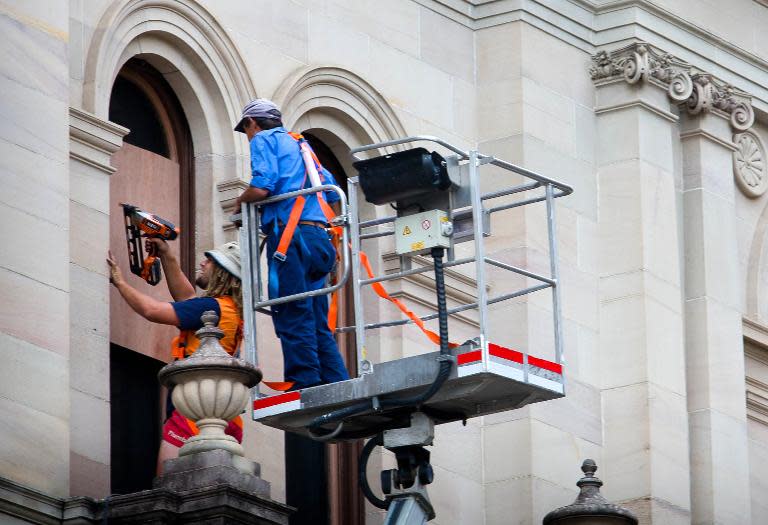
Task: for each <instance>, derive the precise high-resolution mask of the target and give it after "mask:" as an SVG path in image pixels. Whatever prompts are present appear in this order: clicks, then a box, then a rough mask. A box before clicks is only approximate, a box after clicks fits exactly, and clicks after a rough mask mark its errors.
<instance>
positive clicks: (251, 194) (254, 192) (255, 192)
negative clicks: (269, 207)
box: [235, 186, 269, 213]
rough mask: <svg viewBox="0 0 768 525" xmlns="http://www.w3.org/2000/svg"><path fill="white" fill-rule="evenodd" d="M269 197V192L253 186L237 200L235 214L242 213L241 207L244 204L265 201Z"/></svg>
mask: <svg viewBox="0 0 768 525" xmlns="http://www.w3.org/2000/svg"><path fill="white" fill-rule="evenodd" d="M267 197H269V191H268V190H265V189H263V188H254V187H253V186H251V187H249V188H248V189H247V190H245V191H244V192H243V193H242V194H241V195H240V196H239V197H238V198H237V199H235V213H240V207H241V206H240V205H241V204H242V203H244V202H258V201H263V200H264V199H266V198H267Z"/></svg>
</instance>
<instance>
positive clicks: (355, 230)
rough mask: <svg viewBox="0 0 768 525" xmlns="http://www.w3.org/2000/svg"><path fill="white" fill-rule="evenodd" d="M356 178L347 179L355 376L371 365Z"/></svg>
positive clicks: (367, 369) (371, 370)
mask: <svg viewBox="0 0 768 525" xmlns="http://www.w3.org/2000/svg"><path fill="white" fill-rule="evenodd" d="M357 184H358V181H357V177H354V178H352V179H349V181H348V184H347V190H348V191H349V210H350V212H349V234H350V236H351V237H352V243H351V244H352V253H351V254H350V256H351V261H350V265H351V266H352V302H353V307H354V312H355V351H356V353H357V375H358V377H360V376H362V375H363V374H370V373H371V372H373V365H372V364H371V362H370V361H369V360H368V359H367V358H366V356H365V321H364V320H363V303H362V301H363V299H362V293H361V286H362V285H361V284H360V224H359V220H360V218H359V216H358V214H359V211H360V210H359V208H358V200H357Z"/></svg>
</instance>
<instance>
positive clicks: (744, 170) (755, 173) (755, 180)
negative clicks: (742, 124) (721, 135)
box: [733, 131, 768, 198]
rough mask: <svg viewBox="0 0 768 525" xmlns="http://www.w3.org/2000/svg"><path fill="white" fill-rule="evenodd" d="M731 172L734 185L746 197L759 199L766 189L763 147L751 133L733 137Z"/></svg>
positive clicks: (758, 139) (767, 184)
mask: <svg viewBox="0 0 768 525" xmlns="http://www.w3.org/2000/svg"><path fill="white" fill-rule="evenodd" d="M733 142H734V143H735V144H736V151H734V152H733V172H734V175H735V177H736V184H738V186H739V189H741V191H742V192H743V193H744V194H745V195H746V196H747V197H753V198H755V197H759V196H760V195H762V194H763V193H765V190H766V189H768V170H766V158H765V146H764V145H763V143H762V141H761V140H760V137H758V136H757V135H756V134H754V133H752V132H751V131H745V132H744V133H739V134H738V135H736V136H734V138H733Z"/></svg>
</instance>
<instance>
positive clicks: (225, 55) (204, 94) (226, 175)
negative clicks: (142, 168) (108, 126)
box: [82, 0, 256, 254]
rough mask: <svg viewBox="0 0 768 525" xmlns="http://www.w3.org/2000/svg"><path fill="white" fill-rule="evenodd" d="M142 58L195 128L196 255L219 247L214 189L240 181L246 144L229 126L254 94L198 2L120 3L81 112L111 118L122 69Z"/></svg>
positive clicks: (100, 44)
mask: <svg viewBox="0 0 768 525" xmlns="http://www.w3.org/2000/svg"><path fill="white" fill-rule="evenodd" d="M134 57H138V58H141V59H143V60H145V61H147V62H148V63H149V64H151V65H152V66H153V67H155V68H156V69H157V70H159V71H160V72H161V73H162V74H163V76H164V78H165V80H166V81H167V82H168V84H170V86H171V88H172V89H173V90H174V92H175V94H176V96H177V97H178V99H179V101H180V103H181V105H182V107H183V108H184V112H185V114H186V117H187V120H188V121H189V123H190V131H191V134H192V141H193V147H194V151H195V157H194V161H193V162H194V171H195V180H196V195H195V201H196V203H197V214H198V216H199V217H205V218H208V217H211V218H212V219H213V220H212V221H210V220H208V221H198V222H197V223H198V225H199V227H198V229H197V231H196V239H195V245H196V251H197V252H198V254H199V253H200V252H201V251H202V250H203V249H206V248H208V247H210V246H212V245H214V244H217V243H220V242H222V241H223V240H224V239H223V235H224V234H223V233H222V232H223V230H224V228H223V227H224V225H225V217H224V214H223V211H222V207H221V198H220V196H219V192H218V191H217V186H218V185H220V184H221V183H223V182H226V181H227V180H232V179H243V178H244V176H245V175H246V174H247V172H248V159H247V147H246V146H247V145H246V143H245V141H244V140H241V139H239V138H237V137H235V134H234V133H232V122H234V121H235V120H237V117H238V116H239V114H240V110H241V108H242V106H243V104H245V102H247V101H248V100H250V99H251V98H253V97H254V96H255V94H256V89H255V87H254V86H253V83H252V81H251V76H250V74H249V72H248V69H247V67H246V65H245V63H244V62H243V60H242V58H241V55H240V53H239V52H238V49H237V46H236V45H235V44H234V42H233V41H232V40H231V39H230V38H229V37H228V36H227V34H226V31H225V30H224V29H223V28H222V27H221V26H220V25H219V23H218V22H217V21H216V20H215V19H214V18H213V16H211V15H210V14H209V13H208V12H207V11H206V10H205V9H204V8H203V7H202V6H200V5H199V4H198V3H197V2H195V1H194V0H189V1H184V2H182V1H180V0H121V1H119V2H115V3H114V4H113V5H112V6H111V7H110V8H109V9H107V11H106V12H105V13H104V14H103V15H102V17H101V19H100V21H99V23H98V26H97V30H96V32H95V34H94V37H93V40H92V42H91V44H90V47H89V49H88V54H87V57H86V63H85V73H84V80H83V98H82V106H83V108H84V109H85V110H86V111H88V112H91V113H93V114H95V115H96V116H98V117H100V118H103V119H104V120H106V119H107V113H108V107H109V94H110V91H111V87H112V84H113V82H114V79H115V77H116V76H117V73H118V71H119V70H120V68H121V67H122V66H123V65H124V64H125V63H126V62H127V61H128V60H129V59H131V58H134Z"/></svg>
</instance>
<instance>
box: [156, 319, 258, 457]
mask: <svg viewBox="0 0 768 525" xmlns="http://www.w3.org/2000/svg"><path fill="white" fill-rule="evenodd" d="M201 319H202V321H203V327H202V328H201V329H200V330H198V331H197V332H196V333H195V335H196V336H197V337H198V339H200V346H199V347H198V349H197V350H196V351H195V353H194V354H192V355H191V356H189V357H188V358H186V359H182V360H179V361H175V362H173V363H171V364H169V365H167V366H165V367H163V368H162V370H160V372H159V373H158V374H157V377H158V379H159V380H160V383H162V384H163V385H165V386H167V387H169V388H173V394H172V399H173V404H174V406H175V407H176V409H177V410H178V411H179V412H180V413H181V415H183V416H184V417H186V418H188V419H191V420H192V421H194V422H195V424H196V425H197V427H198V428H199V429H200V433H199V434H198V435H196V436H193V437H192V438H190V439H189V441H187V442H186V443H185V444H184V446H182V447H181V449H180V450H179V456H185V455H188V454H194V453H196V452H204V451H207V450H217V449H223V450H227V451H229V452H231V453H232V454H235V455H238V456H242V455H243V447H242V446H241V445H240V444H239V443H238V442H237V440H236V439H235V438H233V437H232V436H228V435H227V434H225V433H224V429H225V428H226V427H227V424H228V422H229V421H231V420H232V419H234V418H235V417H237V416H238V415H239V414H241V413H242V412H243V411H244V410H245V409H246V407H247V406H248V401H249V400H250V396H249V389H250V388H251V387H253V386H255V385H256V384H257V383H258V382H259V381H261V371H260V370H259V369H258V368H256V367H255V366H254V365H252V364H251V363H247V362H245V361H243V360H242V359H237V358H235V357H232V356H230V355H229V354H227V352H226V351H225V350H224V349H223V348H222V347H221V344H220V343H219V339H221V338H222V337H224V332H223V331H222V330H221V329H219V328H218V327H217V326H216V325H217V324H218V322H219V318H218V316H217V315H216V313H215V312H213V311H207V312H205V313H204V314H203V315H202V317H201Z"/></svg>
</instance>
